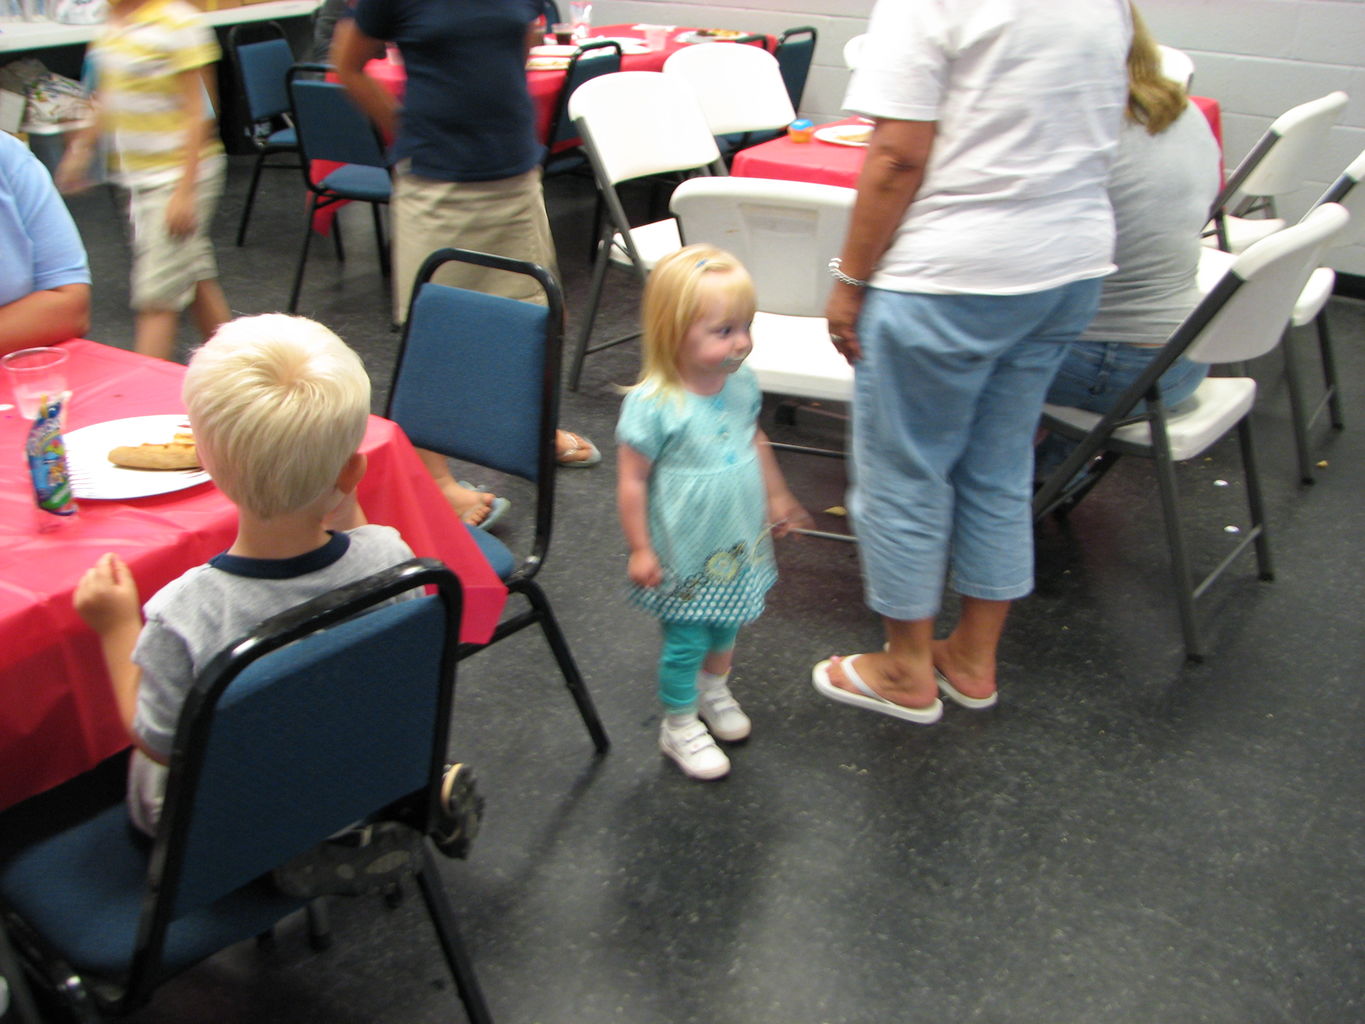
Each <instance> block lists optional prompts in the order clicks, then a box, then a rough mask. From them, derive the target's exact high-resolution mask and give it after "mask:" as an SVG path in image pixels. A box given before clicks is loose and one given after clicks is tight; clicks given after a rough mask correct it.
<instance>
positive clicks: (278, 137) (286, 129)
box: [228, 21, 299, 245]
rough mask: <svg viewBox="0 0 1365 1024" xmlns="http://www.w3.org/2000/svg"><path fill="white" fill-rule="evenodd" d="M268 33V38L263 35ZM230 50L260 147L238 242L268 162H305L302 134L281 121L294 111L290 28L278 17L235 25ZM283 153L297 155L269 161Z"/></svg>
mask: <svg viewBox="0 0 1365 1024" xmlns="http://www.w3.org/2000/svg"><path fill="white" fill-rule="evenodd" d="M262 35H266V36H267V38H261V36H262ZM248 40H251V41H248ZM228 52H229V53H230V54H231V55H232V65H233V67H234V68H235V70H236V72H237V78H238V80H239V82H240V83H241V87H242V101H243V105H244V106H245V107H246V132H247V137H248V138H249V139H250V140H251V144H252V145H253V146H255V147H256V161H255V163H254V164H253V165H252V168H251V184H250V185H248V186H247V190H246V202H245V203H244V204H243V205H242V219H241V222H240V223H239V224H238V225H237V244H238V245H243V244H245V243H246V228H247V223H248V222H249V221H250V220H251V208H252V205H253V204H254V203H255V201H256V189H257V187H258V186H259V185H260V183H261V171H262V170H264V169H265V168H267V167H271V168H285V169H288V168H291V167H297V166H298V165H299V156H298V151H299V140H298V136H297V135H296V134H295V132H294V128H293V126H292V125H284V126H281V122H282V121H284V120H285V119H286V118H287V117H288V115H289V96H288V94H287V93H286V92H285V88H284V76H285V74H286V73H287V72H288V71H289V67H290V65H291V64H293V63H294V54H293V51H292V50H290V49H289V42H288V40H287V39H286V38H285V34H284V29H283V28H281V27H280V25H279V23H278V22H273V21H269V22H253V23H248V24H243V25H235V26H233V28H232V31H231V32H229V33H228ZM280 153H288V154H292V155H293V156H294V159H293V160H292V161H290V162H288V163H269V162H268V158H269V157H271V156H275V155H277V154H280Z"/></svg>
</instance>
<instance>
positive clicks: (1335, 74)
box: [1141, 0, 1365, 275]
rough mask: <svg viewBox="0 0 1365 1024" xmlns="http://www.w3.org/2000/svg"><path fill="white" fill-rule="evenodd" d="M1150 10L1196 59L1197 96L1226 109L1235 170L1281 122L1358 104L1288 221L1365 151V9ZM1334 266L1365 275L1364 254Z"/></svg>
mask: <svg viewBox="0 0 1365 1024" xmlns="http://www.w3.org/2000/svg"><path fill="white" fill-rule="evenodd" d="M1141 9H1142V12H1143V16H1144V17H1145V18H1146V19H1147V23H1148V25H1149V26H1150V27H1151V29H1152V33H1153V34H1154V35H1155V36H1156V37H1157V38H1158V39H1160V40H1161V41H1162V42H1163V43H1167V44H1169V45H1171V46H1178V47H1179V48H1180V49H1182V50H1184V51H1185V52H1186V53H1188V54H1189V55H1190V57H1191V58H1193V60H1194V64H1195V74H1194V87H1193V91H1194V92H1196V93H1199V94H1200V95H1203V96H1212V97H1213V98H1215V99H1216V100H1218V102H1219V104H1220V106H1221V107H1222V109H1223V151H1224V152H1225V153H1226V154H1227V158H1228V164H1229V166H1231V165H1232V164H1233V163H1235V162H1236V161H1237V160H1238V159H1240V158H1241V156H1242V155H1243V154H1244V153H1246V151H1247V150H1248V149H1250V148H1251V146H1252V144H1253V143H1254V142H1255V141H1256V139H1257V138H1258V137H1259V136H1260V134H1261V133H1262V132H1263V131H1264V130H1265V128H1266V126H1267V125H1268V124H1270V122H1271V121H1272V120H1274V119H1275V117H1276V115H1278V114H1281V113H1283V112H1284V111H1285V110H1287V109H1288V108H1290V107H1292V106H1294V105H1295V104H1298V103H1303V102H1305V101H1307V100H1311V99H1316V98H1317V97H1319V96H1322V95H1324V94H1326V93H1329V92H1331V91H1333V90H1334V89H1344V90H1345V91H1346V92H1347V93H1348V94H1349V95H1350V97H1351V100H1350V102H1349V103H1348V104H1347V106H1346V110H1345V112H1344V113H1343V115H1342V118H1341V120H1340V121H1339V122H1338V124H1337V125H1336V126H1335V127H1333V128H1332V131H1331V134H1330V136H1329V137H1328V140H1327V144H1326V145H1325V146H1324V147H1323V149H1322V152H1321V153H1320V154H1319V155H1318V158H1317V159H1316V161H1315V162H1314V165H1313V167H1312V169H1311V171H1310V172H1309V180H1308V182H1307V183H1306V184H1305V185H1304V187H1303V188H1302V189H1300V190H1299V191H1298V192H1297V193H1295V194H1294V195H1293V196H1291V197H1289V199H1288V200H1287V201H1284V202H1281V203H1280V204H1279V208H1280V211H1281V212H1282V213H1283V214H1285V215H1286V216H1288V217H1290V218H1297V217H1299V216H1302V214H1303V212H1304V211H1305V210H1306V209H1308V207H1309V206H1310V205H1311V204H1312V202H1313V200H1314V199H1316V198H1317V197H1318V196H1319V195H1320V194H1321V193H1322V190H1323V189H1324V188H1326V187H1327V185H1328V184H1329V183H1330V182H1332V181H1334V180H1335V179H1336V177H1337V175H1339V174H1340V173H1341V170H1342V168H1344V167H1345V166H1346V165H1347V164H1348V163H1350V162H1351V161H1352V160H1353V159H1355V157H1356V156H1357V155H1358V154H1359V153H1360V152H1361V150H1365V64H1363V62H1365V0H1142V3H1141ZM1330 259H1331V263H1332V265H1333V266H1334V267H1336V268H1337V269H1338V270H1344V271H1348V272H1350V273H1352V274H1360V275H1365V246H1361V245H1356V246H1351V247H1350V248H1348V249H1338V250H1336V251H1335V252H1333V253H1332V254H1331V257H1330Z"/></svg>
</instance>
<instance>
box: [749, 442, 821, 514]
mask: <svg viewBox="0 0 1365 1024" xmlns="http://www.w3.org/2000/svg"><path fill="white" fill-rule="evenodd" d="M754 444H755V445H756V446H757V447H758V462H759V465H760V466H762V467H763V487H764V489H765V490H766V491H767V493H768V519H769V520H770V521H771V522H772V524H773V536H774V537H782V536H784V535H786V534H787V533H788V532H789V531H790V530H792V529H793V528H800V529H803V530H809V529H810V528H811V527H812V526H814V525H815V524H814V521H813V520H812V519H811V517H810V513H809V512H807V511H806V510H805V508H804V507H803V506H802V504H801V503H800V502H799V501H797V500H796V495H794V494H792V492H791V490H790V489H789V488H788V487H787V481H786V479H785V478H784V477H783V476H782V470H781V469H780V468H779V467H778V465H777V458H776V456H774V455H773V446H772V443H771V442H770V441H769V440H768V435H767V434H765V433H764V432H763V431H761V430H759V431H756V432H755V433H754Z"/></svg>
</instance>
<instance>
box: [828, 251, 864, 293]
mask: <svg viewBox="0 0 1365 1024" xmlns="http://www.w3.org/2000/svg"><path fill="white" fill-rule="evenodd" d="M843 265H844V261H843V260H842V259H840V258H839V257H838V256H835V257H834V258H833V259H832V260H830V261H829V273H830V276H831V277H833V278H834V280H836V281H838V282H840V283H841V284H846V285H851V286H852V287H854V288H866V287H867V282H866V281H859V280H858V279H857V278H856V277H849V276H848V275H847V274H845V273H844V271H843V269H842V268H843Z"/></svg>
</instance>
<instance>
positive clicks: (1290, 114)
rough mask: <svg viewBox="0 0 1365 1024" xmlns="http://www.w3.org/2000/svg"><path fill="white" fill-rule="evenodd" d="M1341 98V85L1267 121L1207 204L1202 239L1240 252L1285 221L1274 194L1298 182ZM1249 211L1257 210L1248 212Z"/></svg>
mask: <svg viewBox="0 0 1365 1024" xmlns="http://www.w3.org/2000/svg"><path fill="white" fill-rule="evenodd" d="M1346 100H1347V96H1346V94H1345V93H1344V92H1341V91H1340V90H1338V91H1337V92H1332V93H1328V94H1327V95H1326V96H1322V97H1320V98H1319V99H1316V100H1310V101H1309V102H1307V103H1300V104H1299V105H1298V106H1297V107H1291V108H1290V109H1289V110H1286V111H1285V112H1284V113H1283V114H1281V115H1280V116H1279V117H1277V118H1275V120H1274V121H1272V122H1271V123H1270V127H1269V128H1267V129H1266V130H1265V134H1264V135H1262V136H1261V137H1260V139H1258V140H1257V141H1256V145H1254V146H1252V147H1251V151H1250V152H1248V153H1247V155H1246V156H1244V157H1243V158H1242V161H1241V163H1239V164H1238V165H1237V167H1236V168H1235V169H1234V170H1233V172H1232V173H1231V174H1230V175H1228V179H1227V183H1226V184H1224V186H1223V190H1222V191H1221V192H1220V193H1218V198H1216V199H1215V200H1214V201H1213V205H1212V206H1211V207H1210V208H1209V220H1210V221H1212V228H1211V229H1209V230H1208V231H1207V233H1206V237H1205V239H1204V243H1205V244H1206V245H1209V246H1213V247H1216V248H1218V249H1222V250H1224V251H1225V252H1234V253H1235V252H1241V251H1242V250H1243V249H1245V248H1246V247H1247V246H1248V245H1250V244H1251V243H1252V242H1254V241H1257V240H1258V239H1261V238H1265V237H1266V236H1267V235H1270V234H1273V233H1274V232H1276V231H1278V230H1280V228H1282V227H1284V225H1285V222H1284V220H1283V219H1281V218H1280V217H1279V215H1278V214H1277V213H1276V211H1275V199H1276V197H1277V196H1284V195H1288V194H1289V193H1291V192H1297V191H1298V190H1299V189H1300V188H1302V187H1303V183H1304V180H1305V179H1306V178H1307V177H1308V173H1307V169H1308V166H1309V165H1310V164H1311V162H1312V161H1313V160H1314V159H1315V158H1316V157H1317V155H1318V153H1319V152H1320V151H1321V149H1322V144H1323V142H1325V141H1326V139H1327V132H1328V130H1329V129H1330V128H1331V127H1332V125H1333V124H1334V123H1336V120H1337V118H1338V117H1339V116H1340V115H1341V111H1342V110H1343V109H1344V108H1345V106H1346ZM1253 213H1258V214H1260V216H1259V217H1255V218H1253V217H1250V216H1249V214H1253Z"/></svg>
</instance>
